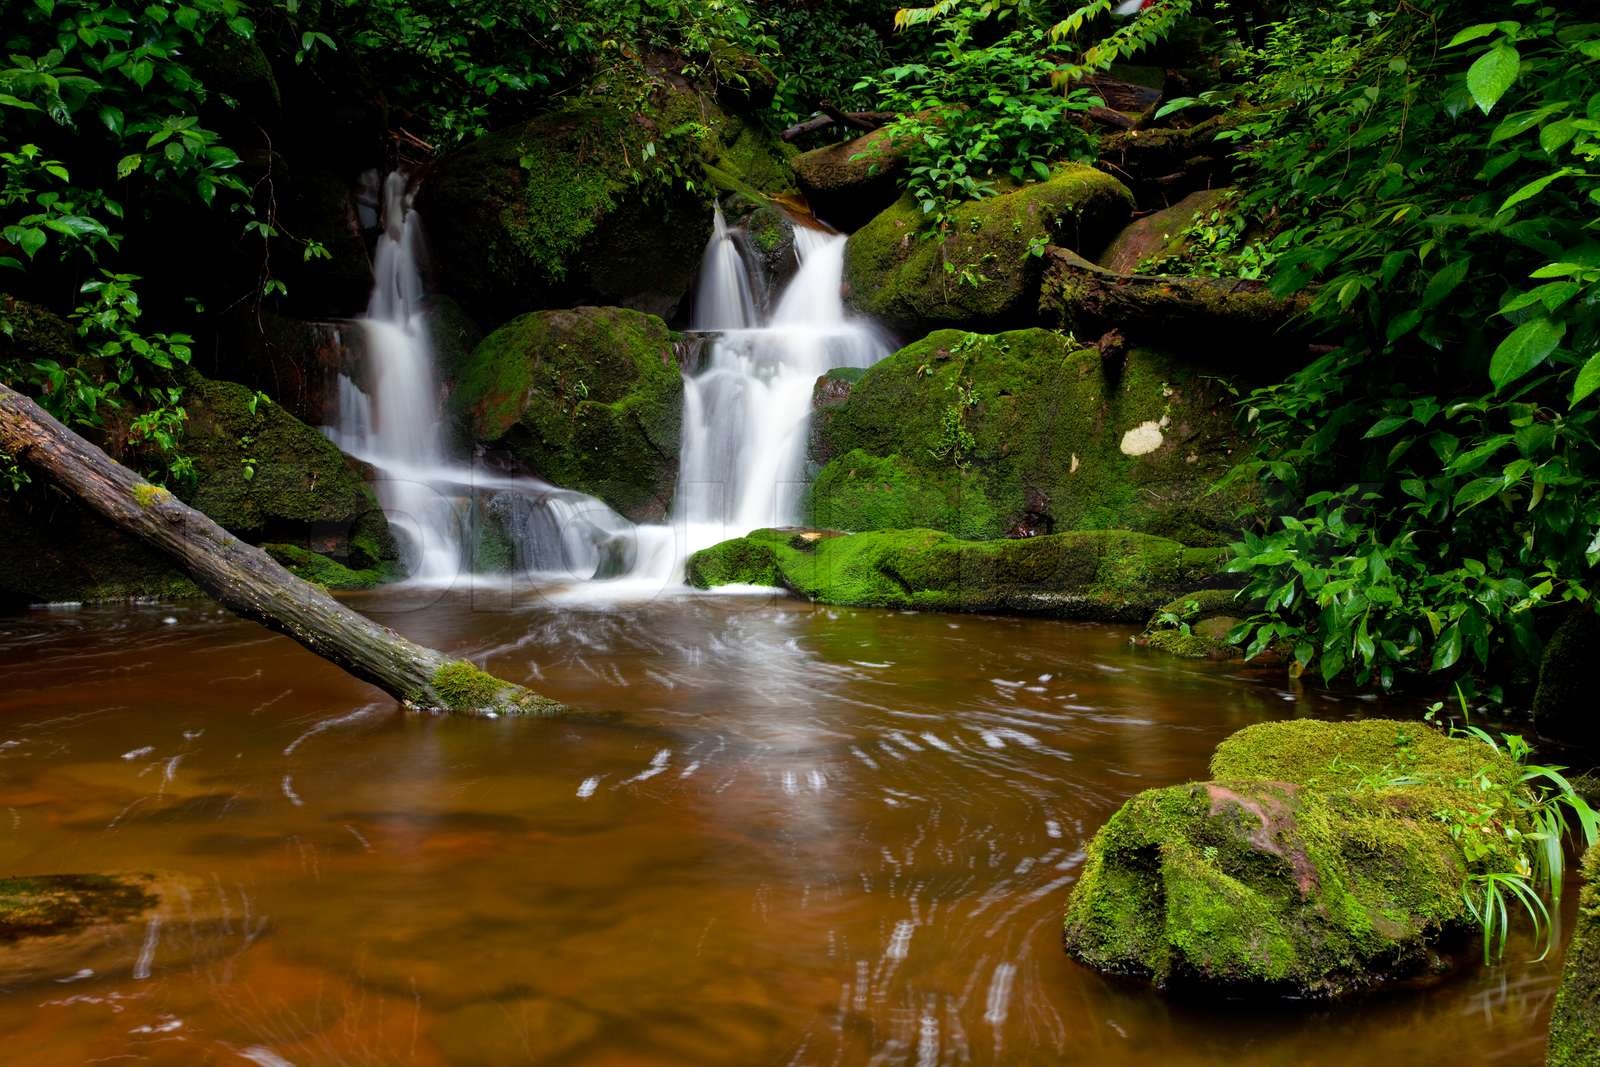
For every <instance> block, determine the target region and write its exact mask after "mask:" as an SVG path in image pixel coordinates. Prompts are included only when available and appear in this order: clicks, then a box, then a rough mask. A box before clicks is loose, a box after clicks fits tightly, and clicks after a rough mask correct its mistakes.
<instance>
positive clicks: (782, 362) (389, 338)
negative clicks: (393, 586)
mask: <svg viewBox="0 0 1600 1067" xmlns="http://www.w3.org/2000/svg"><path fill="white" fill-rule="evenodd" d="M382 222H383V231H382V233H381V235H380V236H379V238H378V247H377V254H376V257H375V261H374V283H373V290H372V299H371V302H370V303H369V305H368V308H367V316H366V318H364V319H363V320H362V326H363V328H364V330H365V332H366V339H367V358H366V375H365V377H366V380H365V381H364V382H362V383H360V384H358V383H356V382H354V381H351V380H350V379H348V378H344V377H341V378H340V380H339V397H338V400H339V422H338V425H337V426H336V427H330V428H329V429H328V430H327V431H326V432H327V433H328V435H329V437H331V438H332V439H333V440H334V442H335V443H337V444H338V445H339V447H340V448H342V449H343V450H344V451H345V452H347V453H349V454H351V455H353V456H355V457H356V458H358V459H361V460H363V461H365V462H367V463H369V464H371V465H372V466H373V467H374V468H375V469H376V470H377V471H378V472H379V475H380V477H379V479H378V481H377V483H376V489H377V492H378V499H379V501H380V503H382V505H383V508H384V511H385V512H386V513H387V515H388V516H389V520H390V524H391V526H392V527H393V528H394V529H395V530H397V531H398V533H399V535H400V539H401V540H402V541H403V542H404V546H405V553H406V562H407V565H408V570H409V574H410V579H411V580H412V581H413V582H416V583H420V584H426V585H431V586H449V585H452V584H454V583H455V582H456V580H457V579H458V578H460V577H463V576H471V578H472V579H473V580H474V581H480V580H484V579H488V580H490V581H496V580H498V578H496V577H495V576H488V575H475V574H473V566H472V560H473V546H472V542H473V537H472V530H473V527H474V524H475V523H477V522H480V521H485V520H492V521H494V522H496V523H498V524H499V526H500V527H501V528H502V529H504V530H505V531H506V532H507V534H508V536H509V537H510V539H511V540H512V542H513V543H514V545H515V546H516V551H517V564H518V568H519V570H520V571H521V572H522V573H524V574H529V575H537V576H541V577H547V578H548V577H553V578H565V579H571V578H577V579H580V580H588V579H591V578H602V579H613V578H623V577H625V578H627V579H630V580H629V581H626V582H618V583H613V584H612V586H611V587H610V588H612V589H613V590H614V591H615V592H617V593H621V594H624V595H633V594H640V593H653V592H659V591H661V590H662V589H663V588H665V587H666V586H668V585H670V584H673V583H675V582H676V581H677V580H678V579H679V577H680V575H681V573H682V565H683V560H684V558H685V557H686V556H687V554H688V553H689V552H693V551H695V550H697V549H700V548H705V547H707V546H709V545H713V544H715V543H717V542H718V541H721V540H725V539H726V538H729V537H736V536H739V535H741V534H745V533H748V532H749V531H751V530H753V529H757V528H759V527H763V526H782V525H789V524H792V523H794V522H796V521H798V518H799V505H800V498H801V494H802V492H803V490H804V487H805V474H806V471H805V464H806V446H807V439H808V435H809V426H810V418H811V402H812V399H811V398H812V390H813V388H814V386H815V384H816V380H817V378H818V377H819V376H820V375H822V374H824V373H826V372H827V371H828V370H830V369H832V368H835V367H867V366H871V365H872V364H873V363H875V362H877V361H878V360H879V359H882V358H883V357H884V356H885V355H887V354H888V352H889V345H888V344H887V343H886V341H885V339H884V338H883V337H882V336H881V335H880V334H879V332H878V331H877V330H876V329H875V328H874V327H873V325H872V324H871V323H869V322H865V321H862V320H857V319H852V318H851V317H849V316H848V315H847V314H846V312H845V307H844V302H843V299H842V298H841V296H840V281H841V278H842V276H843V271H844V243H845V239H844V237H843V236H841V235H839V234H833V233H825V232H822V231H819V230H813V229H808V228H805V227H796V229H795V233H794V248H795V255H796V258H797V260H798V263H799V269H798V271H797V272H796V273H795V276H794V278H793V279H792V280H791V281H790V282H789V284H788V286H787V287H786V288H785V289H784V291H783V293H782V295H781V297H780V298H779V299H778V302H777V305H776V307H775V308H774V309H773V312H772V314H771V316H770V318H769V320H768V321H767V322H765V323H762V322H761V321H760V319H761V316H760V313H759V312H758V310H757V309H758V308H759V307H760V306H762V304H763V301H759V300H758V299H757V292H756V289H755V287H754V286H752V284H751V276H752V272H751V270H750V268H749V266H748V265H747V264H746V262H745V260H744V257H743V255H742V254H741V252H740V249H739V245H738V240H737V234H736V232H735V231H733V230H732V229H730V228H729V227H728V225H727V222H726V220H725V219H724V218H723V216H722V212H721V211H720V209H719V210H718V211H717V213H716V217H715V220H714V225H713V232H712V237H711V241H710V243H709V244H708V245H707V247H706V253H705V259H704V261H703V263H702V266H701V271H700V278H699V283H698V285H697V287H696V292H695V303H694V312H693V315H692V316H691V327H692V329H693V330H694V331H696V332H700V333H704V334H707V335H708V337H709V341H708V354H707V357H706V359H705V365H704V368H703V369H702V370H700V371H699V372H698V373H696V374H693V375H691V376H688V377H686V380H685V382H684V409H683V441H682V450H681V458H680V461H679V477H678V491H677V495H676V498H675V500H674V502H673V507H672V524H671V525H662V526H633V525H631V524H630V523H628V522H627V520H625V519H623V518H622V517H621V516H619V515H617V514H616V513H615V512H613V511H612V510H611V509H610V508H608V507H606V505H605V504H603V503H602V502H601V501H599V500H596V499H594V498H593V497H589V496H586V495H584V494H582V493H577V492H573V491H571V490H567V489H562V488H559V487H557V486H552V485H549V484H548V483H545V482H542V481H539V480H538V479H533V478H515V477H507V476H503V475H499V474H492V473H487V472H485V471H483V470H480V469H477V468H475V467H473V466H470V465H468V464H466V463H463V462H460V461H459V460H456V459H454V458H452V456H451V455H450V450H449V445H448V442H447V441H446V439H445V434H444V422H443V418H442V414H441V391H440V388H439V382H438V379H437V377H436V374H435V369H434V363H433V353H432V351H431V346H430V345H429V343H428V327H427V320H426V314H425V311H424V309H423V296H424V293H423V287H422V277H421V273H420V270H419V267H418V264H419V262H420V260H421V244H422V234H421V226H422V221H421V219H420V217H419V216H418V214H417V213H416V211H414V210H413V209H412V205H411V194H410V190H409V187H408V183H407V180H406V178H405V176H404V175H403V174H399V173H395V174H391V175H389V177H388V178H387V179H386V180H385V182H384V186H383V213H382ZM501 577H503V576H501ZM587 588H589V589H590V590H591V591H597V590H598V588H599V587H595V586H589V587H587Z"/></svg>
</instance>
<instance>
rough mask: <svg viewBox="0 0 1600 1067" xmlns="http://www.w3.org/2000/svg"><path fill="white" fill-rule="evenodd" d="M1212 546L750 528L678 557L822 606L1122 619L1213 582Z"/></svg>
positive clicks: (711, 578)
mask: <svg viewBox="0 0 1600 1067" xmlns="http://www.w3.org/2000/svg"><path fill="white" fill-rule="evenodd" d="M1222 562H1223V561H1222V553H1221V552H1220V551H1218V550H1216V549H1204V548H1202V549H1193V548H1186V547H1184V546H1183V545H1180V544H1178V543H1177V542H1176V541H1168V540H1165V539H1163V538H1159V537H1148V536H1145V535H1143V534H1136V533H1126V532H1120V531H1114V532H1093V531H1080V532H1076V533H1065V534H1053V535H1048V536H1044V537H1032V538H1026V539H1022V540H1015V541H962V540H959V539H957V538H955V537H952V536H950V535H949V534H946V533H940V532H939V531H936V530H877V531H873V532H871V533H861V534H838V533H833V532H829V531H815V530H757V531H756V532H755V533H752V534H750V535H748V536H746V537H741V538H737V539H735V540H733V541H725V542H723V543H722V544H719V545H715V546H713V547H711V548H708V549H705V550H703V551H701V552H696V553H695V554H694V555H692V556H690V557H689V561H688V564H687V570H686V574H687V578H688V581H689V583H690V584H691V585H693V586H695V587H697V588H701V589H707V588H711V587H714V586H719V585H766V586H781V587H784V588H786V589H789V590H791V591H793V592H795V593H798V594H800V595H801V596H803V597H806V598H807V599H809V600H814V601H818V602H820V603H824V604H842V605H848V606H851V607H885V608H918V609H923V610H927V611H979V612H1009V613H1016V614H1025V615H1043V616H1048V617H1051V618H1064V619H1099V620H1107V621H1113V620H1121V621H1129V620H1134V619H1141V618H1144V617H1145V616H1147V615H1148V614H1149V613H1150V612H1151V611H1152V610H1153V609H1154V608H1155V607H1156V606H1157V605H1160V604H1163V603H1165V602H1166V601H1168V600H1170V599H1171V598H1172V596H1173V594H1174V593H1175V592H1176V591H1177V590H1179V589H1185V588H1195V587H1198V586H1201V585H1205V584H1214V583H1216V582H1218V581H1220V580H1221V570H1222Z"/></svg>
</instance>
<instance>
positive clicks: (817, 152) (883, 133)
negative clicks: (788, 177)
mask: <svg viewBox="0 0 1600 1067" xmlns="http://www.w3.org/2000/svg"><path fill="white" fill-rule="evenodd" d="M909 147H910V145H909V143H908V142H904V141H896V140H895V139H894V138H893V137H891V136H890V134H889V132H888V131H887V130H873V131H872V132H871V133H868V134H864V135H863V136H861V137H857V138H855V139H854V140H851V141H845V142H843V143H842V144H835V145H828V146H827V147H826V148H816V149H812V150H811V151H810V152H802V153H801V154H800V155H798V156H796V157H795V158H794V161H793V166H794V175H795V178H796V179H798V181H799V184H800V191H801V192H803V193H804V194H805V196H806V202H807V203H808V204H810V205H811V209H812V210H813V211H814V212H816V214H817V217H818V218H820V219H822V220H823V221H824V222H826V223H828V224H829V225H830V226H835V227H837V228H839V229H841V230H844V231H846V232H849V231H851V230H855V229H859V228H860V227H861V226H863V225H865V224H866V223H867V222H868V221H870V220H871V219H872V217H873V216H874V215H876V214H878V212H880V211H883V210H884V209H885V208H887V207H889V206H890V205H891V204H893V203H894V202H895V201H896V200H897V199H899V196H900V172H901V171H903V170H905V167H906V154H907V149H908V148H909Z"/></svg>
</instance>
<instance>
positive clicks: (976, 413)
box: [806, 329, 1242, 592]
mask: <svg viewBox="0 0 1600 1067" xmlns="http://www.w3.org/2000/svg"><path fill="white" fill-rule="evenodd" d="M842 392H844V398H843V399H842V401H837V402H835V401H834V400H833V399H832V398H831V397H830V398H829V400H828V401H827V402H826V403H822V404H820V405H819V409H818V410H817V411H816V414H815V419H814V424H813V431H812V458H813V459H814V460H815V461H816V462H818V463H820V464H823V466H822V469H821V471H820V473H819V474H818V475H817V477H816V479H815V480H814V482H813V483H812V485H811V487H810V490H809V491H808V495H807V498H806V502H807V505H806V506H807V509H808V511H807V514H808V521H810V522H811V523H813V524H814V525H817V526H820V527H826V528H829V529H843V530H876V529H892V528H903V527H913V526H925V527H930V528H933V529H938V530H947V531H949V532H951V533H954V534H958V535H960V536H962V537H969V538H989V537H1002V536H1006V535H1008V534H1026V533H1049V532H1052V531H1054V532H1060V531H1064V530H1094V529H1101V530H1103V529H1114V528H1126V529H1132V530H1139V531H1142V532H1146V533H1154V534H1159V535H1161V536H1165V537H1172V538H1175V539H1177V540H1180V541H1183V542H1185V543H1188V544H1226V543H1227V542H1228V541H1229V540H1230V539H1231V537H1232V534H1233V532H1234V531H1235V530H1236V529H1237V528H1238V525H1239V522H1240V513H1241V504H1242V501H1241V499H1240V494H1239V493H1238V492H1228V493H1223V492H1214V491H1213V490H1212V486H1213V485H1214V483H1215V482H1216V480H1217V479H1218V478H1219V477H1220V476H1221V475H1222V474H1223V473H1224V472H1225V471H1226V470H1228V469H1229V468H1230V467H1231V466H1232V464H1233V463H1234V453H1235V451H1236V449H1237V447H1238V445H1239V441H1238V437H1237V433H1236V431H1235V428H1234V421H1233V399H1232V396H1231V394H1229V392H1228V391H1227V390H1226V389H1225V388H1224V387H1223V385H1222V383H1221V382H1220V381H1219V380H1217V379H1216V378H1214V377H1211V376H1208V375H1206V374H1205V373H1204V372H1203V371H1202V370H1201V369H1200V368H1197V367H1194V366H1191V365H1189V364H1187V363H1186V362H1184V361H1182V360H1180V359H1176V358H1173V357H1172V356H1170V355H1167V354H1165V353H1161V352H1156V351H1152V350H1148V349H1134V350H1132V351H1130V352H1127V353H1126V354H1125V355H1124V357H1123V360H1122V362H1121V364H1120V365H1118V366H1114V367H1108V366H1107V364H1106V361H1105V360H1104V359H1103V358H1102V353H1101V352H1099V351H1098V350H1096V349H1093V348H1086V347H1084V346H1083V345H1081V344H1078V343H1076V342H1075V341H1073V339H1072V338H1070V337H1069V336H1066V335H1063V334H1060V333H1057V332H1054V331H1050V330H1043V329H1030V330H1019V331H1014V332H1011V333H1004V334H998V335H994V336H989V335H984V334H969V333H961V332H959V331H956V330H942V331H939V332H937V333H934V334H931V335H930V336H928V337H926V338H924V339H923V340H921V341H918V342H916V343H915V344H912V345H908V346H906V347H905V348H903V349H901V350H900V351H899V352H896V353H895V354H894V355H892V356H890V357H889V358H887V359H885V360H883V361H881V362H879V363H878V364H877V365H876V366H874V367H872V368H871V369H870V370H868V371H867V372H866V373H865V374H864V375H862V376H861V377H860V379H859V380H858V381H856V382H855V383H854V384H853V385H851V386H850V387H849V388H848V390H847V391H842ZM1180 592H1181V590H1180Z"/></svg>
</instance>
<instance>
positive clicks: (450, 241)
mask: <svg viewBox="0 0 1600 1067" xmlns="http://www.w3.org/2000/svg"><path fill="white" fill-rule="evenodd" d="M702 164H710V165H712V166H714V167H716V168H717V170H718V172H719V173H721V174H724V175H727V176H729V177H730V178H731V179H732V180H734V181H737V182H738V183H740V184H742V185H746V186H748V187H751V188H754V189H757V190H759V191H760V192H762V193H776V192H782V191H786V190H787V189H788V188H789V187H790V186H791V177H790V175H789V171H788V166H787V163H786V156H785V153H784V150H783V149H782V148H781V147H780V146H779V142H777V141H776V139H774V138H773V137H771V136H770V135H769V134H767V133H766V131H764V130H763V129H762V128H761V127H760V126H759V125H757V124H754V123H751V122H746V121H744V120H742V119H740V118H737V117H735V116H733V115H731V114H729V113H728V112H727V111H725V110H724V109H723V108H722V107H721V106H720V105H719V104H718V103H717V102H716V100H715V99H714V98H713V97H712V96H711V95H710V94H706V93H702V92H700V91H698V90H696V89H695V88H693V87H691V86H688V85H687V84H685V83H683V82H682V81H681V79H677V78H675V77H672V76H668V75H658V76H651V77H649V78H646V79H645V80H644V81H643V82H642V83H640V84H637V85H635V84H633V83H632V82H631V81H630V80H629V78H628V77H626V76H624V75H618V76H617V78H616V79H615V80H614V81H611V82H608V83H606V84H602V85H596V86H593V87H591V89H590V91H589V92H587V93H583V94H581V95H579V96H577V97H576V98H574V99H572V100H570V101H569V102H567V103H565V104H563V105H561V106H560V107H558V108H556V109H555V110H553V111H550V112H547V113H546V114H543V115H540V116H538V117H536V118H534V119H531V120H529V121H528V122H525V123H523V124H521V125H519V126H515V127H512V128H510V129H505V130H500V131H498V132H495V133H491V134H489V135H488V136H485V137H482V138H480V139H478V140H476V141H474V142H472V143H470V144H468V145H466V146H465V147H463V148H461V149H459V150H457V151H456V152H454V153H452V154H450V155H448V156H446V157H444V158H443V159H441V160H439V161H438V163H437V164H435V166H434V169H433V170H432V171H431V172H430V173H429V175H428V176H427V177H426V178H425V179H424V181H423V184H422V191H421V208H422V212H423V217H424V218H425V219H427V220H429V230H428V236H429V243H430V247H431V249H432V250H433V252H434V254H435V256H436V258H437V260H438V266H439V271H438V277H439V279H440V280H441V282H442V284H443V287H444V288H445V290H446V291H447V292H448V293H450V294H451V295H453V296H456V297H459V298H460V299H461V300H463V301H464V302H465V303H466V304H467V305H468V307H469V308H471V309H472V310H474V311H475V312H477V313H479V314H484V313H493V314H494V316H495V317H504V315H505V314H506V313H510V312H516V311H524V310H529V309H532V308H541V307H551V306H560V305H570V304H591V303H592V304H616V305H621V306H624V307H631V308H637V309H639V310H643V311H648V312H651V313H653V314H657V315H662V316H665V317H670V316H671V315H672V314H673V313H674V311H675V310H676V309H677V308H678V307H679V305H680V304H681V303H682V301H683V299H684V297H685V296H686V295H687V294H688V292H689V290H690V288H691V287H692V285H693V284H694V279H695V275H696V272H697V270H698V268H699V263H700V256H701V253H702V251H703V250H704V247H705V242H706V240H707V239H708V238H709V237H710V234H711V204H710V201H709V200H708V199H707V198H706V195H705V193H706V191H707V190H708V189H709V183H708V182H706V181H705V180H704V175H703V174H702V173H701V167H702ZM685 175H687V176H688V177H690V178H697V179H699V180H697V181H695V183H694V184H695V186H696V188H695V189H694V190H691V189H690V188H689V187H688V183H687V182H686V180H685Z"/></svg>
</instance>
